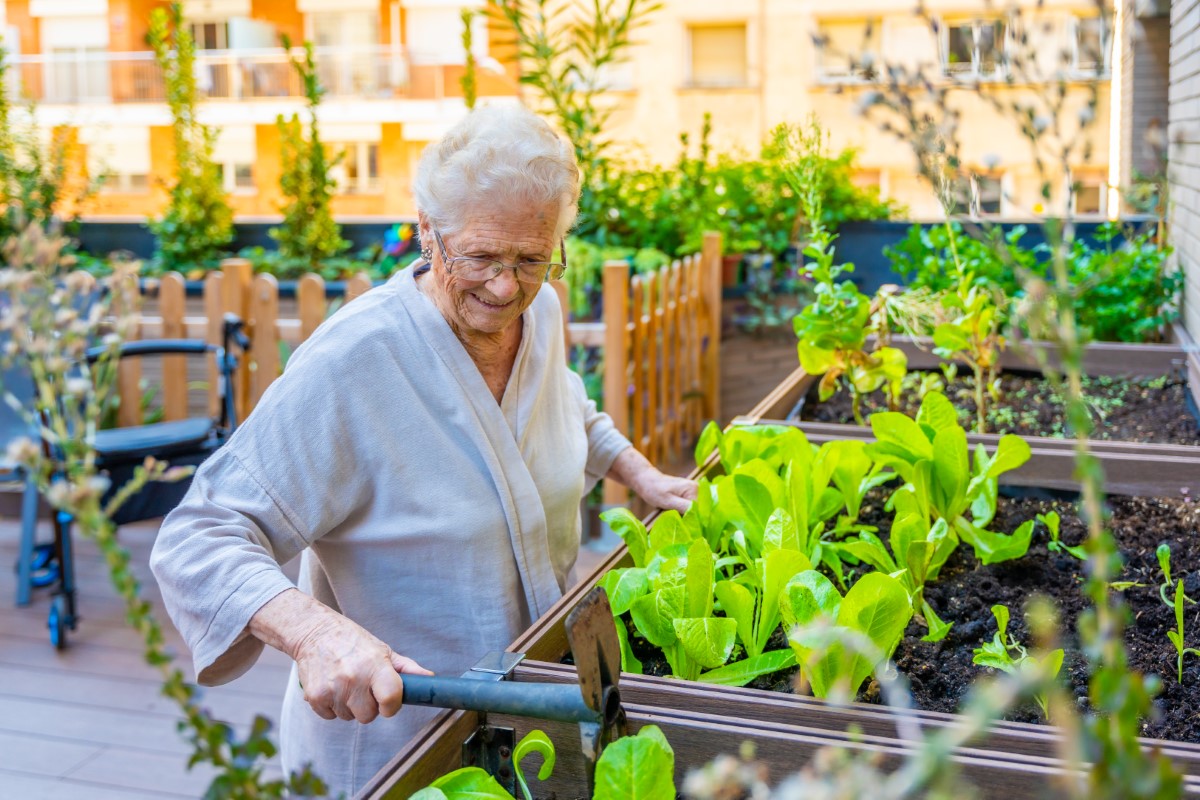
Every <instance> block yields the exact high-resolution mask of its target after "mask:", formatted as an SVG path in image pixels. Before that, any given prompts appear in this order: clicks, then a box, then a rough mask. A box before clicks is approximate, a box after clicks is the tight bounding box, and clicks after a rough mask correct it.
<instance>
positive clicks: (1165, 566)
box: [1154, 542, 1196, 608]
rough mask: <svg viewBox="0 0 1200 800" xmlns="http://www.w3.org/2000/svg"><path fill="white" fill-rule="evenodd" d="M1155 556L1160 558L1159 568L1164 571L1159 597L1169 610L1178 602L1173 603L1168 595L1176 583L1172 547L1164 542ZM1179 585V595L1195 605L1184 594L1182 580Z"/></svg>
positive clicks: (1155, 552)
mask: <svg viewBox="0 0 1200 800" xmlns="http://www.w3.org/2000/svg"><path fill="white" fill-rule="evenodd" d="M1154 554H1155V555H1156V556H1158V566H1159V568H1160V569H1161V570H1162V574H1163V582H1162V583H1161V584H1160V585H1159V587H1158V596H1159V597H1161V598H1162V601H1163V603H1164V604H1165V605H1166V606H1167V608H1173V607H1174V606H1175V603H1177V602H1178V601H1177V600H1176V601H1171V600H1168V599H1167V594H1168V593H1169V592H1170V591H1171V587H1172V585H1173V584H1175V583H1176V581H1173V580H1171V545H1169V544H1167V543H1166V542H1163V543H1162V544H1160V545H1159V546H1158V549H1157V550H1155V551H1154ZM1178 584H1179V590H1178V592H1177V594H1180V595H1182V597H1183V599H1184V600H1185V601H1186V602H1188V603H1191V604H1193V605H1195V603H1196V601H1195V600H1193V599H1192V598H1190V597H1188V596H1187V595H1186V594H1183V579H1182V578H1181V579H1180V580H1179V581H1178Z"/></svg>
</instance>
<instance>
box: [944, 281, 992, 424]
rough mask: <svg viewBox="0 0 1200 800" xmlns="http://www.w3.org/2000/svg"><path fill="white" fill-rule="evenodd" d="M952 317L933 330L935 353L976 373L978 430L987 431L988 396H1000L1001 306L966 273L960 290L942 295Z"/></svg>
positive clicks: (990, 292) (976, 418) (976, 419)
mask: <svg viewBox="0 0 1200 800" xmlns="http://www.w3.org/2000/svg"><path fill="white" fill-rule="evenodd" d="M942 305H943V307H944V308H945V309H946V310H947V311H949V312H950V313H951V319H950V321H948V322H943V323H941V324H940V325H938V326H937V327H936V328H934V330H933V345H934V347H933V352H934V353H935V354H936V355H938V356H940V357H941V358H945V359H953V360H958V361H962V362H963V363H965V364H966V365H967V366H968V367H970V368H971V372H973V373H974V374H975V387H974V388H975V430H976V432H978V433H987V402H988V397H989V396H990V397H997V396H998V395H999V382H998V380H997V378H996V371H997V370H998V369H999V367H1000V354H1001V353H1003V352H1004V336H1002V335H1001V334H1000V308H999V306H998V304H997V302H996V298H995V297H994V296H993V293H992V291H991V290H989V289H988V288H987V287H985V286H980V285H978V284H975V283H974V282H973V279H972V278H971V276H970V275H969V274H966V275H963V276H962V277H961V281H960V283H959V289H958V291H957V292H955V293H948V294H946V295H944V296H943V298H942Z"/></svg>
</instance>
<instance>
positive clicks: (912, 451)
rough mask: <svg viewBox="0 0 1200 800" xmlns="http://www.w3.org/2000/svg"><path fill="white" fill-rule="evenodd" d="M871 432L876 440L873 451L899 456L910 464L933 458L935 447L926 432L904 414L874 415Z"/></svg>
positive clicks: (884, 413) (887, 413) (885, 413)
mask: <svg viewBox="0 0 1200 800" xmlns="http://www.w3.org/2000/svg"><path fill="white" fill-rule="evenodd" d="M929 396H930V397H932V395H929ZM871 430H872V431H873V432H874V434H875V439H876V444H875V445H873V446H872V447H871V448H870V449H871V450H874V451H876V452H883V453H890V454H893V455H898V456H900V457H902V458H904V459H905V460H907V461H909V462H910V463H912V462H916V461H918V460H922V459H931V458H933V446H932V445H931V444H930V442H929V439H928V438H927V437H926V436H925V432H924V431H922V430H921V427H920V426H919V425H917V423H916V422H914V421H913V420H911V419H909V418H908V417H907V416H905V415H904V414H901V413H899V412H896V411H883V412H880V413H878V414H872V415H871Z"/></svg>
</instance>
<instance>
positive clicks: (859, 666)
mask: <svg viewBox="0 0 1200 800" xmlns="http://www.w3.org/2000/svg"><path fill="white" fill-rule="evenodd" d="M912 613H913V610H912V602H911V601H910V600H909V597H908V592H906V591H905V590H904V587H903V586H902V585H901V583H900V581H898V580H896V579H895V578H892V577H889V576H887V575H884V574H883V573H881V572H871V573H868V574H866V575H864V576H862V577H861V578H859V579H858V582H857V583H855V584H854V585H853V586H851V587H850V591H848V592H846V596H845V598H843V599H842V603H841V605H840V606H839V607H838V617H837V619H838V624H839V625H842V626H845V627H848V628H851V629H852V630H856V631H858V632H860V633H863V634H865V635H866V636H867V638H868V639H870V640H871V642H872V643H874V645H875V646H876V647H877V648H878V649H879V652H880V654H881V655H882V656H883V657H884V658H890V657H891V655H892V652H893V651H895V649H896V646H897V645H898V644H899V643H900V639H901V637H902V636H904V629H905V628H906V627H908V621H909V620H910V619H912ZM876 666H877V662H876V661H873V660H871V659H868V658H866V657H865V656H862V655H856V656H855V658H854V665H853V668H852V671H851V674H850V691H851V692H852V693H854V692H857V691H858V687H859V685H860V684H861V683H862V682H863V681H864V680H866V678H867V676H868V675H870V674H871V672H872V671H873V670H874V669H875V667H876Z"/></svg>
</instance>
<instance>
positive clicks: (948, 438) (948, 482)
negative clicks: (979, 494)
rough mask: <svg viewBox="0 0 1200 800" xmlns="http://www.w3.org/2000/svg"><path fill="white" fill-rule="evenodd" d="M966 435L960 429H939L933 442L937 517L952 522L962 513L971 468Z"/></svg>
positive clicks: (934, 500)
mask: <svg viewBox="0 0 1200 800" xmlns="http://www.w3.org/2000/svg"><path fill="white" fill-rule="evenodd" d="M967 452H968V450H967V434H966V433H965V432H964V431H963V429H962V428H959V427H957V426H955V427H953V428H942V429H941V430H940V431H938V432H937V435H936V436H935V437H934V439H933V485H932V487H931V488H932V489H933V504H934V507H935V508H937V510H938V516H940V517H942V518H943V519H954V518H955V517H957V516H959V515H960V514H961V513H962V512H963V510H964V509H963V505H964V502H963V501H964V499H965V498H966V495H967V482H968V480H969V477H970V470H971V465H970V463H969V461H968V460H967Z"/></svg>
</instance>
